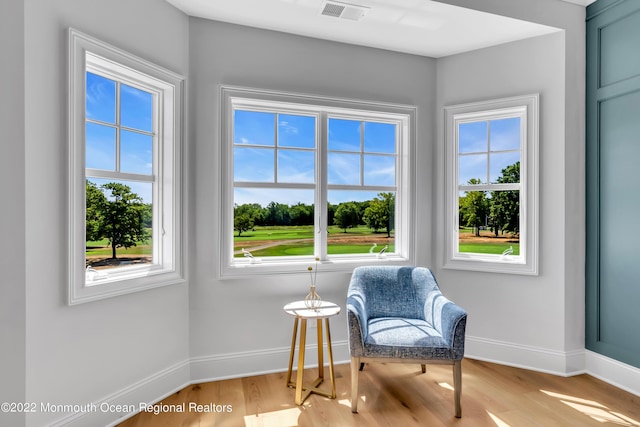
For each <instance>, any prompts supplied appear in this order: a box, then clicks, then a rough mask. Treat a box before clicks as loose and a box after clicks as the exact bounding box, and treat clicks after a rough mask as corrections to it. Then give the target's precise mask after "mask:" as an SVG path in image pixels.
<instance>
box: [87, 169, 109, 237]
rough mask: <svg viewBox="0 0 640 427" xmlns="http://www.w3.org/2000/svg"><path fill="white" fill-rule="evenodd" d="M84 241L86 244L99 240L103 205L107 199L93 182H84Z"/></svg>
mask: <svg viewBox="0 0 640 427" xmlns="http://www.w3.org/2000/svg"><path fill="white" fill-rule="evenodd" d="M85 194H86V196H85V199H86V203H85V212H86V214H85V228H86V231H85V239H86V241H87V242H89V241H92V240H100V239H101V238H102V236H101V235H100V228H101V226H102V221H103V210H104V204H105V203H106V202H107V198H106V197H105V196H104V193H103V192H102V191H100V189H99V188H98V186H97V185H96V184H94V183H93V182H91V181H89V180H88V179H87V180H86V184H85Z"/></svg>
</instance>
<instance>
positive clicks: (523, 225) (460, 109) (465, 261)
mask: <svg viewBox="0 0 640 427" xmlns="http://www.w3.org/2000/svg"><path fill="white" fill-rule="evenodd" d="M538 105H539V95H538V94H530V95H523V96H515V97H510V98H502V99H496V100H489V101H481V102H474V103H468V104H459V105H452V106H447V107H445V108H444V116H445V123H444V126H445V127H444V143H445V156H446V162H445V164H446V169H445V210H446V212H445V230H446V231H445V239H444V251H443V252H444V264H443V267H444V268H447V269H457V270H472V271H484V272H492V273H511V274H526V275H537V274H538V206H539V203H538V157H539V156H538V114H539V112H538V108H539V107H538ZM508 117H520V119H521V120H520V122H521V144H520V185H519V191H520V254H519V255H518V256H514V255H488V254H477V253H467V252H459V251H458V250H457V249H458V241H459V240H458V239H459V236H458V234H459V231H458V230H459V192H460V191H461V186H464V185H465V184H466V183H459V182H458V177H459V173H458V172H459V170H458V158H459V155H458V128H459V124H461V123H465V122H474V121H486V120H495V119H501V118H508ZM473 187H474V191H492V190H498V189H503V190H504V189H507V190H508V189H512V188H511V186H510V185H505V184H484V185H477V186H473ZM465 188H466V187H465Z"/></svg>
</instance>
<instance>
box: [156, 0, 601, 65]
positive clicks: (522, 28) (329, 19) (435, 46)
mask: <svg viewBox="0 0 640 427" xmlns="http://www.w3.org/2000/svg"><path fill="white" fill-rule="evenodd" d="M166 1H167V2H169V3H171V4H173V5H174V6H175V7H177V8H178V9H180V10H182V11H183V12H185V13H186V14H187V15H190V16H194V17H200V18H206V19H212V20H216V21H224V22H230V23H234V24H240V25H247V26H251V27H257V28H263V29H267V30H275V31H281V32H286V33H292V34H298V35H303V36H308V37H315V38H319V39H326V40H333V41H339V42H344V43H350V44H356V45H362V46H369V47H376V48H381V49H387V50H393V51H398V52H405V53H411V54H415V55H422V56H429V57H433V58H440V57H443V56H448V55H452V54H456V53H461V52H466V51H470V50H475V49H480V48H483V47H488V46H493V45H497V44H502V43H506V42H511V41H516V40H521V39H525V38H529V37H535V36H539V35H544V34H549V33H552V32H555V31H559V30H558V29H557V28H553V27H548V26H545V25H540V24H535V23H531V22H526V21H521V20H517V19H513V18H507V17H504V16H498V15H492V14H489V13H485V12H479V11H475V10H471V9H466V8H462V7H457V6H451V5H448V4H444V3H440V2H437V1H430V0H347V2H348V3H350V4H351V5H359V6H363V7H364V11H365V12H366V13H365V15H364V17H363V18H362V19H361V20H359V21H355V20H351V19H344V18H342V17H333V16H324V15H322V14H321V12H322V11H323V10H324V7H325V3H326V1H327V0H166ZM330 1H331V0H330ZM563 1H566V2H570V3H575V4H578V5H586V4H588V3H590V2H591V1H593V0H563ZM331 2H332V3H336V2H333V1H331ZM347 2H342V3H347ZM346 10H347V11H355V10H354V8H352V7H351V6H349V5H347V9H346ZM356 12H357V11H356ZM343 16H344V15H343Z"/></svg>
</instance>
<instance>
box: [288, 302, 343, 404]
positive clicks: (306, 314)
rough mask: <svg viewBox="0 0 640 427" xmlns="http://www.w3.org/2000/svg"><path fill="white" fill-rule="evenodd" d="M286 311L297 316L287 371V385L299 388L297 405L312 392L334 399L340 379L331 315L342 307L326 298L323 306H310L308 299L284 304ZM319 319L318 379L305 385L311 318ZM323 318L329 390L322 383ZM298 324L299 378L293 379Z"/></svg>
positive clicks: (294, 321) (317, 320)
mask: <svg viewBox="0 0 640 427" xmlns="http://www.w3.org/2000/svg"><path fill="white" fill-rule="evenodd" d="M284 311H285V313H287V314H288V315H290V316H293V317H294V319H293V336H292V338H291V352H290V354H289V371H288V373H287V387H291V388H294V387H295V389H296V398H295V402H296V405H302V403H303V402H304V401H305V399H306V398H307V397H309V395H310V394H311V393H315V394H319V395H322V396H326V397H328V398H330V399H335V398H336V381H335V376H334V373H333V354H332V350H331V332H330V330H329V317H331V316H336V315H337V314H338V313H340V306H339V305H337V304H335V303H333V302H329V301H322V303H321V305H320V307H318V308H316V309H309V308H307V307H306V306H305V304H304V301H295V302H291V303H289V304H287V305H285V306H284ZM313 319H315V320H316V322H317V323H316V324H317V329H318V330H317V332H318V337H317V338H318V378H316V379H315V381H313V383H312V384H311V385H303V383H302V377H303V374H304V351H305V345H306V340H307V320H313ZM322 319H324V324H325V329H326V331H327V332H326V333H327V353H328V356H329V378H330V380H331V391H330V392H329V391H325V390H322V389H320V388H319V387H318V386H319V385H320V384H322V382H323V381H324V357H323V355H324V346H323V342H322ZM298 323H300V339H299V343H298V346H299V348H298V372H297V373H296V381H295V382H293V381H291V370H292V368H293V358H294V353H295V348H296V337H297V335H298Z"/></svg>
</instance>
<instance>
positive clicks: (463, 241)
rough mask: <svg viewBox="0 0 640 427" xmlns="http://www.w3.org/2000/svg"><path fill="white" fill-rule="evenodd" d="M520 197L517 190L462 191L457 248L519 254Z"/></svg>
mask: <svg viewBox="0 0 640 427" xmlns="http://www.w3.org/2000/svg"><path fill="white" fill-rule="evenodd" d="M519 197H520V192H519V191H517V190H509V191H492V192H488V191H469V192H466V193H462V195H461V196H460V201H459V233H458V252H464V253H476V254H495V255H500V254H502V253H503V252H505V251H507V252H508V253H509V254H510V255H519V254H520V236H519V233H520V201H519Z"/></svg>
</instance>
